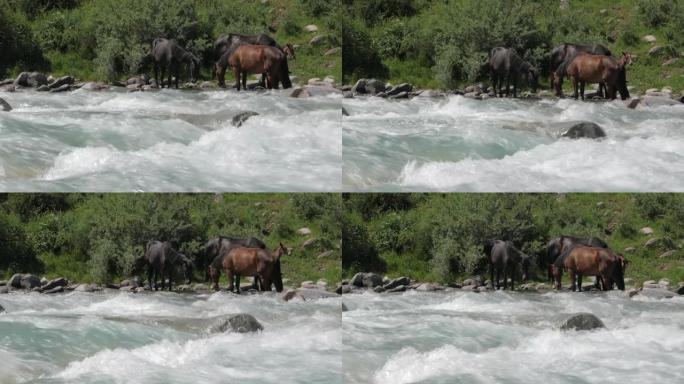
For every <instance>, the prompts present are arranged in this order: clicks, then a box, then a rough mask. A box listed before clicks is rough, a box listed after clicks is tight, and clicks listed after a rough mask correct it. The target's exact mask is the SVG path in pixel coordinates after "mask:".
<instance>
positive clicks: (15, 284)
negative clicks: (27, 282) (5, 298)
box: [7, 273, 24, 289]
mask: <svg viewBox="0 0 684 384" xmlns="http://www.w3.org/2000/svg"><path fill="white" fill-rule="evenodd" d="M22 277H24V274H23V273H15V274H14V275H12V277H10V279H9V280H8V281H7V285H8V286H9V287H12V288H17V289H19V288H21V278H22Z"/></svg>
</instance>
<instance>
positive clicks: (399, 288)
mask: <svg viewBox="0 0 684 384" xmlns="http://www.w3.org/2000/svg"><path fill="white" fill-rule="evenodd" d="M407 289H408V286H407V285H399V286H396V287H394V288H391V289H387V290H385V292H386V293H395V292H405V291H406V290H407Z"/></svg>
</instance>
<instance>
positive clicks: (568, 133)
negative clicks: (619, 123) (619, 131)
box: [560, 121, 606, 139]
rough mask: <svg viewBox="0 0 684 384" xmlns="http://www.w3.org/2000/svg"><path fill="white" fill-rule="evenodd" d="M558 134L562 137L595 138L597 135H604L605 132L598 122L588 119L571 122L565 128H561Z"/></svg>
mask: <svg viewBox="0 0 684 384" xmlns="http://www.w3.org/2000/svg"><path fill="white" fill-rule="evenodd" d="M560 135H561V136H562V137H568V138H571V139H579V138H583V137H586V138H589V139H597V138H599V137H606V133H605V132H604V131H603V128H601V127H600V126H599V125H598V124H595V123H592V122H588V121H583V122H579V123H576V124H573V125H572V126H570V127H568V128H567V129H563V130H562V131H561V134H560Z"/></svg>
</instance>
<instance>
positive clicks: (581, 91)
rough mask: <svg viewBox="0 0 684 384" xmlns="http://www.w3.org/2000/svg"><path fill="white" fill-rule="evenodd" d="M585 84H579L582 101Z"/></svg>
mask: <svg viewBox="0 0 684 384" xmlns="http://www.w3.org/2000/svg"><path fill="white" fill-rule="evenodd" d="M586 84H587V83H586V82H584V81H582V82H580V93H581V94H582V101H584V86H585V85H586Z"/></svg>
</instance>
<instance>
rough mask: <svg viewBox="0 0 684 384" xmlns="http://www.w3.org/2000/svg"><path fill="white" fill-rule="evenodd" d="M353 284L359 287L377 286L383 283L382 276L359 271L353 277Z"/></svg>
mask: <svg viewBox="0 0 684 384" xmlns="http://www.w3.org/2000/svg"><path fill="white" fill-rule="evenodd" d="M351 284H352V285H355V286H357V287H359V288H363V287H367V288H375V287H377V286H378V285H382V277H381V276H380V275H378V274H376V273H372V272H369V273H362V272H359V273H357V274H356V275H354V277H352V279H351Z"/></svg>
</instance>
